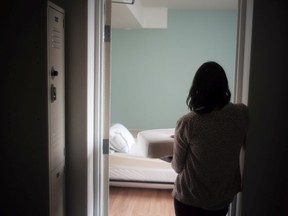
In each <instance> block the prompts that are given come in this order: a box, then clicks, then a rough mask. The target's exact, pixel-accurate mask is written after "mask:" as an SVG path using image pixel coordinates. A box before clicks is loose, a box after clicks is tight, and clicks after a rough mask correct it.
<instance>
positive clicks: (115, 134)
mask: <svg viewBox="0 0 288 216" xmlns="http://www.w3.org/2000/svg"><path fill="white" fill-rule="evenodd" d="M109 143H110V148H111V149H113V150H115V151H117V152H122V153H127V152H129V150H130V148H131V147H132V145H133V144H134V143H135V138H134V137H133V135H132V134H131V133H130V131H129V130H128V129H127V128H126V127H125V126H124V125H122V124H119V123H116V124H113V125H112V126H111V127H110V131H109Z"/></svg>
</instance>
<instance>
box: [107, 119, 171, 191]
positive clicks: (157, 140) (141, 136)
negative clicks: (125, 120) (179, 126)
mask: <svg viewBox="0 0 288 216" xmlns="http://www.w3.org/2000/svg"><path fill="white" fill-rule="evenodd" d="M173 134H174V128H169V129H152V130H143V131H140V132H138V133H136V134H135V135H134V136H133V135H132V133H131V132H130V131H129V130H128V129H127V128H126V127H125V126H124V125H122V124H119V123H117V124H114V125H112V126H111V128H110V137H109V140H110V155H109V166H110V168H109V179H110V185H111V186H121V187H142V188H159V189H160V188H161V189H170V188H173V185H174V181H175V179H176V176H177V174H176V173H175V171H174V170H173V169H172V168H171V164H170V163H169V162H166V161H164V160H163V159H161V158H164V157H165V156H168V155H172V151H173V138H172V137H171V136H172V135H173Z"/></svg>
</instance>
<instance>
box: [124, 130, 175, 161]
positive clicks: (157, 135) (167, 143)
mask: <svg viewBox="0 0 288 216" xmlns="http://www.w3.org/2000/svg"><path fill="white" fill-rule="evenodd" d="M174 130H175V129H174V128H168V129H152V130H143V131H140V132H139V133H138V134H137V138H136V143H135V144H134V145H133V146H132V147H131V149H130V151H129V153H128V154H129V155H134V156H142V157H150V158H160V157H162V156H166V155H172V152H173V142H174V139H173V138H171V135H174Z"/></svg>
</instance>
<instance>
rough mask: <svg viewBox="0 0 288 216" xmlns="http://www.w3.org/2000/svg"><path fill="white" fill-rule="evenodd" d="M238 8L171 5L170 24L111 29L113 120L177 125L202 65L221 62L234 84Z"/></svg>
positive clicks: (129, 123)
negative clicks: (214, 9) (198, 7)
mask: <svg viewBox="0 0 288 216" xmlns="http://www.w3.org/2000/svg"><path fill="white" fill-rule="evenodd" d="M236 33H237V12H236V11H198V10H197V11H194V10H169V12H168V28H167V29H130V30H128V29H112V57H111V122H112V123H116V122H119V123H122V124H124V125H125V126H126V127H127V128H130V129H152V128H171V127H175V124H176V121H177V119H178V118H179V117H180V116H182V115H183V114H185V113H187V112H188V109H187V106H186V104H185V101H186V97H187V94H188V91H189V88H190V85H191V83H192V79H193V76H194V74H195V72H196V70H197V69H198V67H199V66H200V65H201V64H202V63H203V62H205V61H209V60H213V61H217V62H218V63H220V64H221V65H222V66H223V68H224V69H225V71H226V73H227V77H228V80H229V85H230V89H231V92H232V94H233V88H234V71H235V69H234V68H235V56H236Z"/></svg>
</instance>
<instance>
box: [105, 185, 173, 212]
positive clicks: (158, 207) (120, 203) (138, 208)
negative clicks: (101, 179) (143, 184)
mask: <svg viewBox="0 0 288 216" xmlns="http://www.w3.org/2000/svg"><path fill="white" fill-rule="evenodd" d="M171 193H172V190H167V189H164V190H162V189H139V188H121V187H111V188H110V197H109V216H175V214H174V206H173V198H172V195H171Z"/></svg>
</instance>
